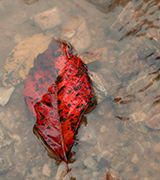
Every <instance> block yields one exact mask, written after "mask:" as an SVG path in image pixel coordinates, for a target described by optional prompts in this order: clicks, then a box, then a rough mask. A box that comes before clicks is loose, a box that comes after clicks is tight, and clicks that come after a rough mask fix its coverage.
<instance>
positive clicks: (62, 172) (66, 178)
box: [55, 163, 70, 180]
mask: <svg viewBox="0 0 160 180" xmlns="http://www.w3.org/2000/svg"><path fill="white" fill-rule="evenodd" d="M55 180H70V174H69V173H67V170H66V166H65V165H64V164H63V163H61V164H60V165H59V167H58V170H57V174H56V176H55Z"/></svg>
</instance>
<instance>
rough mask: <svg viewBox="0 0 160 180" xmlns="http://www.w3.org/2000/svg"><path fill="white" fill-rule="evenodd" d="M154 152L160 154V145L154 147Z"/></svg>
mask: <svg viewBox="0 0 160 180" xmlns="http://www.w3.org/2000/svg"><path fill="white" fill-rule="evenodd" d="M153 150H154V151H155V152H156V153H160V143H157V144H156V145H155V146H154V147H153Z"/></svg>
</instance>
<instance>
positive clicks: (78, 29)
mask: <svg viewBox="0 0 160 180" xmlns="http://www.w3.org/2000/svg"><path fill="white" fill-rule="evenodd" d="M62 39H66V40H68V41H70V43H71V44H72V45H73V47H74V48H75V49H76V51H78V52H79V53H81V52H83V51H84V50H85V49H86V48H88V47H89V45H90V44H91V37H90V33H89V30H88V27H87V24H86V21H85V19H84V18H83V17H82V16H73V18H72V19H69V21H67V22H66V23H65V25H64V27H62Z"/></svg>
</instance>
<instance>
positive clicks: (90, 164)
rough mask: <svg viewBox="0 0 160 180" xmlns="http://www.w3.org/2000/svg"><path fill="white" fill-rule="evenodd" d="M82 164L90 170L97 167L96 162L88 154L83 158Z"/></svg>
mask: <svg viewBox="0 0 160 180" xmlns="http://www.w3.org/2000/svg"><path fill="white" fill-rule="evenodd" d="M83 163H84V165H85V166H86V167H88V168H90V169H92V170H97V169H98V163H97V162H96V161H95V160H94V159H93V157H92V156H88V157H87V158H86V159H85V160H84V162H83Z"/></svg>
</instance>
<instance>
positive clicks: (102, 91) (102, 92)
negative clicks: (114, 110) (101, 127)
mask: <svg viewBox="0 0 160 180" xmlns="http://www.w3.org/2000/svg"><path fill="white" fill-rule="evenodd" d="M89 75H90V78H91V80H92V85H93V89H94V92H95V95H96V97H97V101H98V102H97V103H100V102H102V101H103V100H104V99H105V98H106V97H107V94H108V91H107V88H106V87H105V85H104V82H105V80H104V79H103V77H102V76H101V75H100V74H98V73H96V72H93V71H89Z"/></svg>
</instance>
